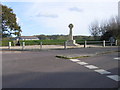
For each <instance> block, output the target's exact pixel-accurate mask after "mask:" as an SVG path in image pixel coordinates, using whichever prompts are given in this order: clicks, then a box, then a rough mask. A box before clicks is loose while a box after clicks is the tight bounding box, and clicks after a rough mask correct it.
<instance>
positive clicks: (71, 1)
mask: <svg viewBox="0 0 120 90" xmlns="http://www.w3.org/2000/svg"><path fill="white" fill-rule="evenodd" d="M24 1H26V2H24ZM24 1H22V0H20V1H19V0H9V2H8V0H4V2H2V4H4V5H7V6H8V7H11V8H12V9H13V10H14V13H15V14H16V15H17V18H18V20H17V22H18V23H19V24H20V26H21V28H22V31H23V32H22V35H24V36H29V35H39V34H46V35H53V34H65V35H66V34H68V33H69V28H68V25H69V24H70V23H72V24H73V25H74V28H73V35H90V32H89V28H88V27H89V25H90V24H91V22H93V21H95V20H98V21H99V22H102V21H104V20H107V19H109V18H110V17H112V16H116V15H118V1H119V0H66V1H63V0H49V2H48V0H33V1H32V0H31V1H30V0H24Z"/></svg>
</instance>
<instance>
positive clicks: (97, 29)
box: [89, 16, 120, 40]
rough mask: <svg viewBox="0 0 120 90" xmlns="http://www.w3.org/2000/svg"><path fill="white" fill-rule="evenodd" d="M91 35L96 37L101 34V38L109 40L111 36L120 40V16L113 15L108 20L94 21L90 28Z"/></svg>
mask: <svg viewBox="0 0 120 90" xmlns="http://www.w3.org/2000/svg"><path fill="white" fill-rule="evenodd" d="M89 30H90V32H91V35H93V36H94V37H96V36H100V38H99V39H101V40H109V38H110V37H114V38H116V39H118V40H120V34H119V33H120V21H119V20H118V17H117V16H116V17H112V18H110V19H109V20H108V21H107V22H106V21H104V23H101V24H100V23H98V22H96V21H94V22H93V23H92V24H91V25H90V28H89Z"/></svg>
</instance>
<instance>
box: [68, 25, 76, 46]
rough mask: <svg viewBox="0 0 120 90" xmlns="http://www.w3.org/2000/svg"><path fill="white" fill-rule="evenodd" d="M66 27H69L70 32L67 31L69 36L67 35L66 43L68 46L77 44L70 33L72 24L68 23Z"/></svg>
mask: <svg viewBox="0 0 120 90" xmlns="http://www.w3.org/2000/svg"><path fill="white" fill-rule="evenodd" d="M68 27H69V28H70V33H69V36H68V40H67V45H68V46H77V45H78V44H76V43H75V40H73V33H72V31H73V30H72V29H73V27H74V25H73V24H69V25H68Z"/></svg>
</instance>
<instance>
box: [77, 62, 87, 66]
mask: <svg viewBox="0 0 120 90" xmlns="http://www.w3.org/2000/svg"><path fill="white" fill-rule="evenodd" d="M77 63H78V64H80V65H86V64H88V63H86V62H77Z"/></svg>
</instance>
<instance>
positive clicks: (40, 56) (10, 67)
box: [2, 47, 120, 88]
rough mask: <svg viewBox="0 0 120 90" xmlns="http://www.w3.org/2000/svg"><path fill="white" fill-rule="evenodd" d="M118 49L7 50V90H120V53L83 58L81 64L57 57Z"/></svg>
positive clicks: (5, 56) (5, 86)
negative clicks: (108, 89) (119, 86)
mask: <svg viewBox="0 0 120 90" xmlns="http://www.w3.org/2000/svg"><path fill="white" fill-rule="evenodd" d="M117 49H118V48H117V47H112V48H81V49H68V50H45V51H40V52H30V51H23V52H21V51H16V52H13V51H11V52H10V51H7V52H6V51H3V53H2V68H3V71H2V74H3V78H2V79H3V82H2V84H3V88H118V84H119V80H118V77H119V73H118V70H119V69H120V68H119V67H118V63H119V62H120V60H119V59H115V58H117V57H118V52H112V53H107V54H103V55H102V54H101V55H99V56H93V57H88V58H80V59H77V60H78V61H74V60H68V59H60V58H56V57H55V56H56V55H58V54H63V55H66V54H67V55H73V54H80V55H81V54H95V53H101V52H106V51H116V50H117ZM81 62H84V63H86V64H84V63H81ZM101 69H102V70H104V71H101ZM116 78H117V79H116Z"/></svg>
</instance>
